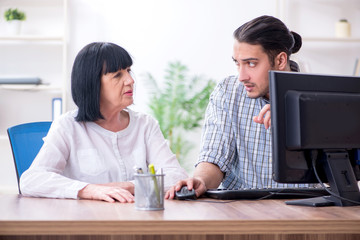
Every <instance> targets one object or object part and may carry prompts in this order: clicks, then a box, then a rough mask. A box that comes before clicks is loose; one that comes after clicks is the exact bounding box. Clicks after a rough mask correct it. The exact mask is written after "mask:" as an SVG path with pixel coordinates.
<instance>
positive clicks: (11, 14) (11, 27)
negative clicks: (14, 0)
mask: <svg viewBox="0 0 360 240" xmlns="http://www.w3.org/2000/svg"><path fill="white" fill-rule="evenodd" d="M4 18H5V20H6V22H7V23H8V31H9V33H10V34H19V33H20V30H21V22H22V21H25V20H26V14H25V13H24V12H22V11H19V10H18V9H17V8H9V9H8V10H6V11H5V13H4Z"/></svg>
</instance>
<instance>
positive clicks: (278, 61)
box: [275, 52, 288, 71]
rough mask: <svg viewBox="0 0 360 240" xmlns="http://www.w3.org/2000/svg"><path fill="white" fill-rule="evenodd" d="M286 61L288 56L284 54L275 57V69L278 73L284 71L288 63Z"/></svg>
mask: <svg viewBox="0 0 360 240" xmlns="http://www.w3.org/2000/svg"><path fill="white" fill-rule="evenodd" d="M287 60H288V56H287V54H286V53H285V52H281V53H279V54H278V55H277V56H276V57H275V68H277V70H280V71H286V69H287V62H288V61H287Z"/></svg>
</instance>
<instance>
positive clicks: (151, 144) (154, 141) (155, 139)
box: [147, 118, 188, 191]
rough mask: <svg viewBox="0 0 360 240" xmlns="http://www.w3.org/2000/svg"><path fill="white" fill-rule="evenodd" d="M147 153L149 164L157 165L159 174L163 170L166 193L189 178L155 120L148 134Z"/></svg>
mask: <svg viewBox="0 0 360 240" xmlns="http://www.w3.org/2000/svg"><path fill="white" fill-rule="evenodd" d="M151 119H152V118H151ZM147 151H148V154H147V156H148V163H149V164H150V163H153V164H154V165H155V168H156V172H157V173H160V171H161V170H160V169H161V168H162V171H163V173H164V174H165V178H164V191H167V190H168V189H169V188H170V187H171V186H173V185H174V184H175V183H176V182H178V181H180V180H183V179H185V178H187V177H188V174H187V172H186V171H185V169H184V168H182V167H181V166H180V164H179V162H178V160H177V158H176V156H175V154H174V153H173V152H172V151H171V149H170V147H169V145H168V143H167V141H166V140H165V138H164V135H163V134H162V132H161V130H160V126H159V124H158V123H157V121H156V120H155V119H152V124H151V129H150V131H149V133H148V142H147Z"/></svg>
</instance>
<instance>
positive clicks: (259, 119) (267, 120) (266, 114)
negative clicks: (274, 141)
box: [253, 104, 271, 129]
mask: <svg viewBox="0 0 360 240" xmlns="http://www.w3.org/2000/svg"><path fill="white" fill-rule="evenodd" d="M253 121H254V122H256V123H260V124H264V126H265V129H268V128H269V127H270V126H271V112H270V104H266V105H265V106H264V107H263V108H262V109H261V111H260V113H259V115H258V116H254V117H253Z"/></svg>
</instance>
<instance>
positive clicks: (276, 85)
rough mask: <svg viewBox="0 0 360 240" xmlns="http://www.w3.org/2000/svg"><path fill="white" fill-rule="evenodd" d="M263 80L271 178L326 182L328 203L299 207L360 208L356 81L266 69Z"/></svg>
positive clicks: (359, 103) (320, 201)
mask: <svg viewBox="0 0 360 240" xmlns="http://www.w3.org/2000/svg"><path fill="white" fill-rule="evenodd" d="M269 81H270V105H271V129H272V130H271V131H272V154H273V178H274V180H275V181H277V182H281V183H319V182H320V183H322V182H325V183H329V185H330V190H331V192H330V193H329V194H330V195H331V196H329V198H328V199H326V197H325V198H323V199H319V198H318V199H316V200H314V199H313V200H311V199H309V200H301V201H302V202H301V205H311V206H322V205H338V206H347V205H357V204H360V203H359V202H360V193H359V187H358V185H357V180H360V170H359V165H360V160H359V152H360V150H359V149H360V77H353V76H333V75H332V76H330V75H320V74H318V75H315V74H302V73H294V72H279V71H270V72H269ZM348 199H350V201H347V200H348ZM299 201H300V200H299ZM304 201H305V203H304ZM306 201H307V202H306ZM312 201H313V202H312ZM292 203H294V204H297V203H298V202H297V201H295V202H292Z"/></svg>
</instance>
